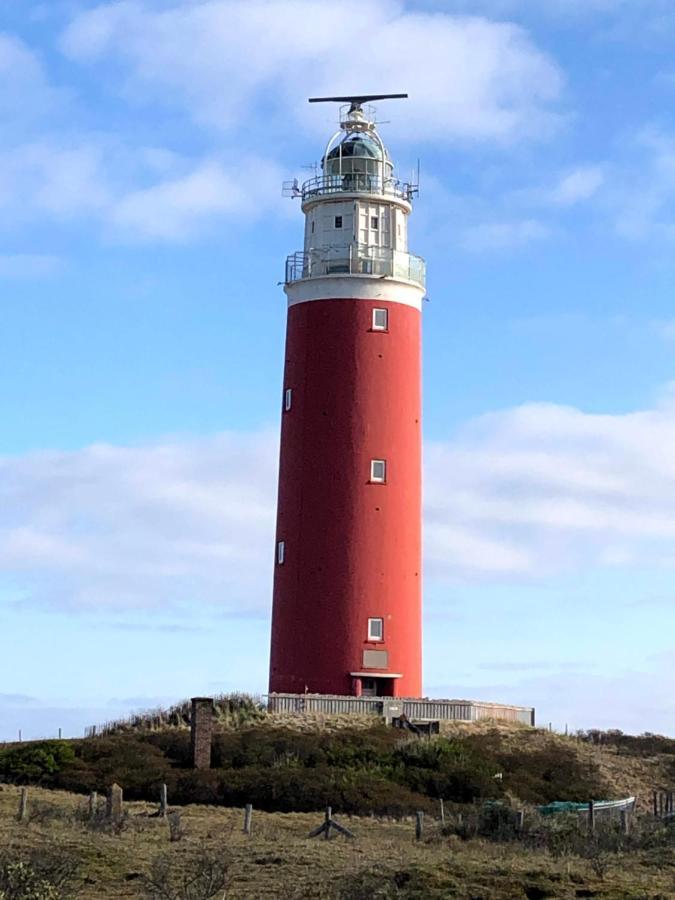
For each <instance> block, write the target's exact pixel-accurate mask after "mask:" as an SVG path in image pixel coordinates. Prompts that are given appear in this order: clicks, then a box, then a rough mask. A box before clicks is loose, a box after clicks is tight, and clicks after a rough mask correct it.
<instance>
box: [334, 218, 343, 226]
mask: <svg viewBox="0 0 675 900" xmlns="http://www.w3.org/2000/svg"><path fill="white" fill-rule="evenodd" d="M335 227H336V228H342V216H335Z"/></svg>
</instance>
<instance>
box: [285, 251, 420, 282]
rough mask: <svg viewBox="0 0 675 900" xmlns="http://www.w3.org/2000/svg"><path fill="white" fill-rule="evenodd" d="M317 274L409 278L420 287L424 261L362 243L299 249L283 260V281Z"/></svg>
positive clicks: (406, 279)
mask: <svg viewBox="0 0 675 900" xmlns="http://www.w3.org/2000/svg"><path fill="white" fill-rule="evenodd" d="M321 275H374V276H377V277H379V278H384V277H389V278H397V279H400V280H402V281H411V282H413V283H414V284H417V285H419V286H420V287H421V288H424V286H425V284H426V265H425V262H424V260H423V259H422V257H421V256H414V255H413V254H412V253H404V252H403V251H401V250H383V249H381V248H380V247H370V246H364V245H363V244H353V245H351V246H349V247H328V248H325V249H321V250H310V251H309V252H307V253H305V252H303V251H302V250H299V251H298V252H297V253H292V254H291V255H290V256H289V257H288V258H287V260H286V283H287V284H288V283H289V282H292V281H300V280H301V279H303V278H317V277H319V276H321Z"/></svg>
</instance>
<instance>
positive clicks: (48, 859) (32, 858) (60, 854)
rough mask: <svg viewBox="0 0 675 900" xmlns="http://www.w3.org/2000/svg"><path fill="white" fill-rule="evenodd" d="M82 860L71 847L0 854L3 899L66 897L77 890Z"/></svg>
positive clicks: (0, 899)
mask: <svg viewBox="0 0 675 900" xmlns="http://www.w3.org/2000/svg"><path fill="white" fill-rule="evenodd" d="M79 867H80V862H79V860H78V859H77V858H76V857H75V856H73V855H72V853H70V852H69V851H68V849H67V848H58V849H46V848H42V849H39V850H38V849H35V850H33V851H31V852H30V853H28V854H25V855H22V856H18V855H15V854H13V853H11V852H10V851H8V850H5V851H3V852H2V853H1V854H0V900H65V898H68V897H72V896H74V895H75V893H76V890H75V888H76V882H77V874H78V870H79Z"/></svg>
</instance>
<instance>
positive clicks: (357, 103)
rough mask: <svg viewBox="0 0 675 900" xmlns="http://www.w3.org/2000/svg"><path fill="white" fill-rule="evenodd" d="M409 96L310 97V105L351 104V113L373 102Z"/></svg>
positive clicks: (401, 98)
mask: <svg viewBox="0 0 675 900" xmlns="http://www.w3.org/2000/svg"><path fill="white" fill-rule="evenodd" d="M407 97H408V95H407V94H353V95H351V96H348V97H310V98H309V102H310V103H350V104H351V107H350V110H349V112H350V113H353V112H356V111H357V110H360V109H361V107H362V106H363V104H364V103H369V102H370V101H371V100H405V99H406V98H407Z"/></svg>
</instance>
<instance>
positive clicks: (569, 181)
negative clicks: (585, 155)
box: [549, 166, 604, 206]
mask: <svg viewBox="0 0 675 900" xmlns="http://www.w3.org/2000/svg"><path fill="white" fill-rule="evenodd" d="M603 181H604V175H603V172H602V169H601V168H600V167H599V166H581V167H579V168H577V169H574V170H573V171H572V172H569V173H568V174H567V175H564V176H563V177H562V178H561V179H560V181H559V182H558V184H557V185H556V186H555V188H554V189H553V191H552V192H551V194H550V197H549V200H550V202H551V203H552V204H554V205H555V206H574V205H575V204H577V203H581V202H583V201H584V200H589V199H590V198H591V197H592V196H593V195H594V194H596V193H597V191H598V190H599V189H600V187H601V186H602V183H603Z"/></svg>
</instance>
